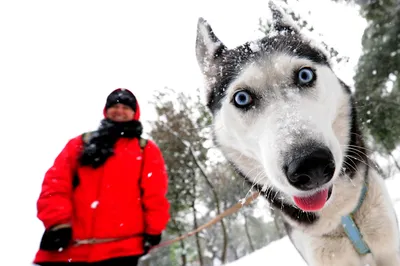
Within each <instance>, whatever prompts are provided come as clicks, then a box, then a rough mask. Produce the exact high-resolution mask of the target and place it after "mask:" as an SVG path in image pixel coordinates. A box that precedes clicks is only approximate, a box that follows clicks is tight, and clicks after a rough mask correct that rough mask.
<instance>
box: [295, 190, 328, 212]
mask: <svg viewBox="0 0 400 266" xmlns="http://www.w3.org/2000/svg"><path fill="white" fill-rule="evenodd" d="M331 195H332V186H331V187H329V188H325V189H322V190H320V191H317V192H316V193H314V194H312V195H309V196H304V197H298V196H293V201H294V203H295V204H296V206H297V207H298V208H300V209H301V210H303V211H319V210H321V209H322V208H323V207H324V206H325V204H326V202H327V201H328V200H329V198H330V196H331Z"/></svg>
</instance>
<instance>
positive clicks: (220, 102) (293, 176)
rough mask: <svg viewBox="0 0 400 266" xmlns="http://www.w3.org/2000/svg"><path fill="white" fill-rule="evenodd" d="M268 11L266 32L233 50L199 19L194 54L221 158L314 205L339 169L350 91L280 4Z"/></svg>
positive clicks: (309, 207) (302, 204)
mask: <svg viewBox="0 0 400 266" xmlns="http://www.w3.org/2000/svg"><path fill="white" fill-rule="evenodd" d="M273 17H274V19H275V21H274V23H275V24H274V28H273V31H271V35H270V36H267V37H265V38H263V39H261V40H258V41H256V42H251V43H246V44H244V45H242V46H239V47H237V48H235V49H231V50H229V49H227V48H226V47H225V46H224V44H223V43H222V42H221V41H220V40H219V39H218V38H217V37H216V35H215V34H214V32H213V30H212V29H211V27H210V25H209V24H208V23H207V22H206V21H204V20H203V19H200V20H199V23H198V35H197V42H196V55H197V60H198V63H199V65H200V68H201V70H202V72H203V74H204V78H205V86H206V92H207V99H208V106H209V108H210V109H211V112H212V113H213V116H214V123H213V124H214V132H215V139H216V143H217V144H218V146H219V148H220V149H221V150H222V151H223V152H224V154H225V156H226V157H227V159H228V160H230V161H231V162H232V163H233V164H234V165H235V166H236V167H237V168H238V170H239V171H240V172H241V173H242V174H243V175H244V176H246V178H248V179H249V181H250V182H252V183H254V184H257V185H259V186H262V187H263V188H264V189H268V188H271V187H272V188H273V189H274V190H275V191H279V192H280V194H281V195H283V200H285V201H286V202H288V203H292V204H293V203H295V204H296V205H297V206H298V207H299V208H301V209H303V210H306V211H317V210H319V209H321V208H323V206H324V205H325V203H326V201H327V200H328V197H329V192H330V191H331V188H332V185H333V183H334V181H335V179H336V178H337V177H338V176H339V175H340V173H341V171H342V164H343V157H344V153H345V150H346V144H347V143H348V139H349V133H348V132H349V129H350V122H351V121H350V114H351V110H350V107H349V106H350V104H349V101H350V95H349V91H348V89H347V88H346V87H345V86H344V85H343V84H342V83H341V82H340V81H339V79H338V78H337V77H336V76H335V74H334V73H333V71H332V70H331V68H330V66H329V63H328V60H327V57H326V55H325V54H324V53H323V52H322V51H321V50H320V49H319V48H318V47H317V46H315V45H313V44H312V43H311V42H310V41H308V40H306V39H305V38H304V37H303V36H301V34H300V33H299V31H298V30H297V29H296V28H294V27H293V26H292V25H290V24H288V23H286V22H285V21H284V19H283V16H282V13H281V12H280V11H279V10H277V9H273ZM343 167H345V166H343Z"/></svg>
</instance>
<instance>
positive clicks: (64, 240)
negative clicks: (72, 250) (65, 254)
mask: <svg viewBox="0 0 400 266" xmlns="http://www.w3.org/2000/svg"><path fill="white" fill-rule="evenodd" d="M71 240H72V228H71V227H62V228H58V229H51V228H50V229H48V230H46V231H45V232H44V234H43V237H42V240H41V241H40V249H42V250H47V251H56V250H60V249H64V248H66V247H68V245H69V244H70V243H71Z"/></svg>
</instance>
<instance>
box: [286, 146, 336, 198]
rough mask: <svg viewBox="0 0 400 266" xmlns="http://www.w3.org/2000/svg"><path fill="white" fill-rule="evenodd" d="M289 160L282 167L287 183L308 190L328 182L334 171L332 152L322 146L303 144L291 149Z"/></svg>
mask: <svg viewBox="0 0 400 266" xmlns="http://www.w3.org/2000/svg"><path fill="white" fill-rule="evenodd" d="M293 151H294V154H293V153H292V154H291V156H290V157H291V158H293V159H291V160H289V163H287V164H285V165H284V167H283V169H284V172H285V174H286V177H287V179H288V181H289V183H290V184H291V185H292V186H294V187H295V188H297V189H300V190H304V191H308V190H313V189H317V188H320V187H321V186H322V185H324V184H326V183H328V182H329V181H330V180H331V179H332V177H333V174H334V172H335V161H334V159H333V155H332V152H331V151H330V150H329V149H328V148H326V147H324V146H322V147H321V146H317V147H315V146H314V145H312V146H303V147H297V148H295V149H293Z"/></svg>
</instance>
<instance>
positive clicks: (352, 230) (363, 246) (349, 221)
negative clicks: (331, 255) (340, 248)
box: [342, 182, 371, 255]
mask: <svg viewBox="0 0 400 266" xmlns="http://www.w3.org/2000/svg"><path fill="white" fill-rule="evenodd" d="M367 189H368V188H367V184H366V182H364V183H363V187H362V190H361V195H360V199H359V200H358V204H357V207H356V208H355V209H354V210H353V211H352V212H351V213H350V214H348V215H345V216H342V226H343V228H344V231H345V232H346V235H347V236H348V238H349V239H350V241H351V242H352V243H353V246H354V248H355V249H356V250H357V252H358V253H359V254H361V255H363V254H367V253H370V252H371V251H370V249H369V247H368V245H367V243H365V242H364V240H363V238H362V235H361V233H360V230H358V227H357V225H356V224H355V222H354V220H353V214H354V213H355V212H356V211H358V210H359V209H360V207H361V205H362V203H363V201H364V199H365V195H366V194H367Z"/></svg>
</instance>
